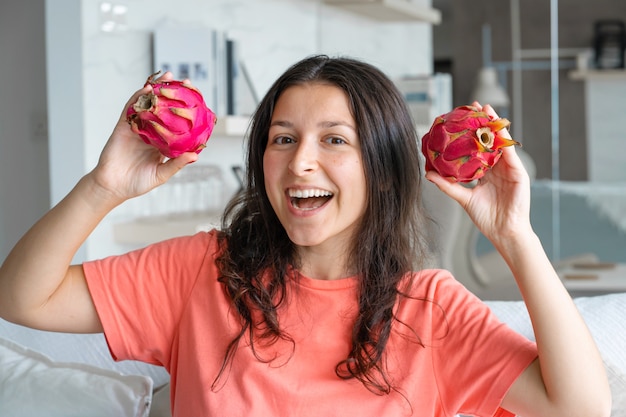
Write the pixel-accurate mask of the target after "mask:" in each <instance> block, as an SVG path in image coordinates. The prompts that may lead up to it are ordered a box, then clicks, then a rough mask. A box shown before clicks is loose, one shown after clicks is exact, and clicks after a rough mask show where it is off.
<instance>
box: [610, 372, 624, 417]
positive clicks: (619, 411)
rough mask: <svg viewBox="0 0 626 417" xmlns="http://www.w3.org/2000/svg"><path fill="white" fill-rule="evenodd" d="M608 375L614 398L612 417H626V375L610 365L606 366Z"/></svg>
mask: <svg viewBox="0 0 626 417" xmlns="http://www.w3.org/2000/svg"><path fill="white" fill-rule="evenodd" d="M606 373H607V376H608V378H609V385H611V395H612V396H613V405H612V407H611V417H626V375H624V374H622V373H621V372H620V371H619V370H618V369H617V368H616V367H615V366H613V365H612V364H610V363H608V364H606Z"/></svg>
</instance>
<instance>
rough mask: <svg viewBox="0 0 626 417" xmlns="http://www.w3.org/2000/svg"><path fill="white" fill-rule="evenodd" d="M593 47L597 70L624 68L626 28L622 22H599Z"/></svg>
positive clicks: (596, 26) (595, 28) (596, 23)
mask: <svg viewBox="0 0 626 417" xmlns="http://www.w3.org/2000/svg"><path fill="white" fill-rule="evenodd" d="M593 47H594V53H595V56H594V58H595V64H596V67H597V68H600V69H609V68H624V52H625V51H626V28H625V26H624V22H623V21H621V20H599V21H597V22H595V24H594V39H593Z"/></svg>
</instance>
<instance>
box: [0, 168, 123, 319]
mask: <svg viewBox="0 0 626 417" xmlns="http://www.w3.org/2000/svg"><path fill="white" fill-rule="evenodd" d="M118 203H119V201H115V200H114V199H113V198H112V196H111V195H110V194H108V193H106V192H104V191H102V190H101V189H100V188H99V187H98V186H97V185H96V183H95V181H94V180H93V178H92V177H91V175H87V176H85V177H83V178H82V179H81V180H80V181H79V183H78V184H77V185H76V186H75V187H74V189H73V190H72V191H71V192H70V193H69V194H68V195H67V196H66V197H65V198H64V199H63V200H62V201H61V202H59V204H57V205H56V206H55V207H54V208H52V209H51V210H50V211H49V212H48V213H47V214H46V215H44V216H43V217H42V218H41V219H40V220H39V221H38V222H37V223H36V224H35V225H34V226H33V227H32V228H31V229H30V230H29V231H28V232H27V233H26V234H25V235H24V236H23V237H22V239H21V240H20V241H19V242H18V243H17V244H16V246H15V247H14V248H13V250H12V251H11V253H10V254H9V256H8V257H7V258H6V260H5V261H4V263H3V265H2V267H1V268H0V315H2V316H3V317H5V318H7V319H10V320H14V321H21V320H22V317H25V315H27V314H28V312H29V311H32V310H36V309H38V308H39V307H40V306H42V305H44V304H45V303H46V302H47V300H48V299H49V298H50V297H51V296H52V294H54V292H55V291H56V290H57V289H58V288H59V287H60V285H61V283H62V282H63V280H64V279H65V278H66V276H67V274H68V268H69V266H70V263H71V262H72V258H73V257H74V255H75V254H76V252H77V250H78V248H79V247H80V246H81V245H82V244H83V242H84V241H85V240H86V238H87V237H88V236H89V234H90V233H91V232H92V231H93V230H94V228H95V227H96V226H97V224H98V223H99V222H100V221H101V220H102V218H103V217H104V216H105V215H106V214H107V213H108V212H109V211H110V210H111V209H113V208H114V207H115V206H116V205H117V204H118Z"/></svg>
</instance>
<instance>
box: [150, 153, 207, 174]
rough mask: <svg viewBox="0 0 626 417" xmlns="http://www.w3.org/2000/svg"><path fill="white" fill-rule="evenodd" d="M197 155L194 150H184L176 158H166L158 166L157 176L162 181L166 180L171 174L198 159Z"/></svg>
mask: <svg viewBox="0 0 626 417" xmlns="http://www.w3.org/2000/svg"><path fill="white" fill-rule="evenodd" d="M198 157H199V156H198V154H197V153H195V152H185V153H183V154H181V155H180V156H178V157H176V158H172V159H168V160H167V161H166V162H165V163H163V164H161V165H160V166H159V168H158V170H159V173H158V176H159V178H160V179H161V180H163V181H167V180H168V179H169V178H171V177H172V175H174V174H176V173H177V172H178V171H180V170H181V169H183V168H184V167H186V166H187V165H189V164H192V163H194V162H196V161H197V160H198Z"/></svg>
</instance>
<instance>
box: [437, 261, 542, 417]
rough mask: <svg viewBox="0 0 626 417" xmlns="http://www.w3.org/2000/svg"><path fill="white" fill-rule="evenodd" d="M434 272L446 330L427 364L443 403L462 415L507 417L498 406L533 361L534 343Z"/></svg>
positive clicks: (457, 286) (535, 355)
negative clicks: (431, 369)
mask: <svg viewBox="0 0 626 417" xmlns="http://www.w3.org/2000/svg"><path fill="white" fill-rule="evenodd" d="M440 273H441V274H445V275H444V277H443V278H442V279H440V280H439V281H437V284H436V289H435V295H434V299H435V301H436V302H437V303H439V304H440V305H441V307H442V311H443V312H444V313H443V314H444V316H443V317H444V323H445V324H444V325H445V326H446V328H447V329H446V330H447V331H446V335H445V337H443V338H442V340H441V343H440V344H439V346H438V348H437V349H434V351H433V355H434V364H433V365H434V367H435V372H436V375H437V380H438V381H437V383H438V386H439V391H440V393H441V395H442V398H444V402H448V401H450V402H451V404H452V405H453V406H454V407H455V408H456V409H455V410H450V411H455V412H460V413H462V414H470V415H476V416H496V415H497V416H507V415H509V416H512V415H513V414H510V413H508V412H507V411H505V410H502V409H500V408H499V407H500V404H501V402H502V399H503V398H504V396H505V395H506V393H507V391H508V390H509V388H510V387H511V385H512V384H513V382H514V381H515V380H516V379H517V378H518V377H519V375H520V374H521V373H522V372H523V371H524V370H525V369H526V368H527V367H528V366H529V365H530V364H531V362H532V361H533V360H534V359H535V358H536V357H537V348H536V345H535V343H534V342H532V341H530V340H528V339H527V338H526V337H524V336H522V335H520V334H519V333H517V332H515V331H514V330H513V329H511V328H510V327H509V326H507V325H506V324H505V323H503V322H501V321H500V320H499V319H498V318H497V317H496V316H495V314H494V313H493V312H492V311H491V310H490V309H489V307H488V306H487V305H486V304H485V303H483V302H482V301H481V300H480V299H478V298H477V297H476V296H474V295H473V294H472V293H470V292H469V291H468V290H467V289H465V287H463V286H462V285H461V284H460V283H459V282H457V281H456V280H454V279H453V278H452V276H451V275H450V274H449V273H443V272H440ZM457 410H458V411H457Z"/></svg>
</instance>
